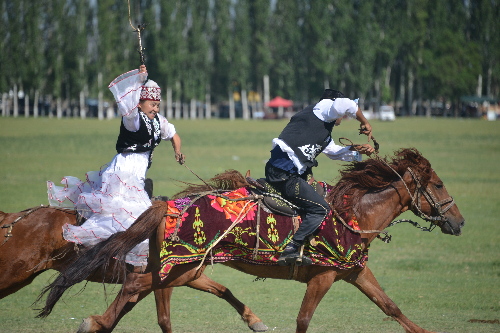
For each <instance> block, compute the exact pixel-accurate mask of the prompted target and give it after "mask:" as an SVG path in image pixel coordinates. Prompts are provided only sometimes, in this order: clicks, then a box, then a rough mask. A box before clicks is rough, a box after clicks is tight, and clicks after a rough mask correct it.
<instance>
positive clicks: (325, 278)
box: [296, 270, 337, 333]
mask: <svg viewBox="0 0 500 333" xmlns="http://www.w3.org/2000/svg"><path fill="white" fill-rule="evenodd" d="M336 275H337V272H335V271H334V270H327V271H324V272H321V273H319V274H316V275H315V276H313V277H312V278H311V279H310V280H309V281H308V282H307V289H306V294H305V295H304V299H303V300H302V305H301V306H300V311H299V315H298V316H297V330H296V333H305V332H306V331H307V328H308V327H309V323H310V322H311V319H312V316H313V314H314V311H315V310H316V308H317V307H318V304H319V302H321V300H322V299H323V296H325V295H326V293H327V292H328V290H330V287H331V286H332V284H333V282H334V281H335V276H336Z"/></svg>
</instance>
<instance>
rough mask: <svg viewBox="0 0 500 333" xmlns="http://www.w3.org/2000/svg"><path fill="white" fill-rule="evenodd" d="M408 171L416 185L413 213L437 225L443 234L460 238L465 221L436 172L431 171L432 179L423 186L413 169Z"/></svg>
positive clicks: (412, 206)
mask: <svg viewBox="0 0 500 333" xmlns="http://www.w3.org/2000/svg"><path fill="white" fill-rule="evenodd" d="M408 171H409V173H410V174H411V176H412V178H413V181H414V182H415V183H416V189H415V193H414V195H413V198H412V203H411V206H410V209H411V210H412V212H413V213H414V214H415V215H417V216H419V217H421V218H423V219H424V220H426V221H429V222H431V223H433V224H435V225H437V226H438V227H439V228H441V232H443V233H445V234H450V235H455V236H459V235H460V234H461V233H462V227H463V226H464V225H465V219H464V217H463V216H462V214H460V211H459V210H458V207H457V205H456V204H455V201H454V200H453V198H452V197H451V196H450V195H449V194H448V191H447V190H446V187H445V186H444V184H443V181H442V180H441V179H440V178H439V177H438V175H437V174H436V172H435V171H434V170H431V177H430V179H429V181H428V183H427V185H426V186H423V185H422V183H421V182H420V180H419V178H418V175H416V174H415V172H414V171H413V170H412V169H411V168H409V169H408Z"/></svg>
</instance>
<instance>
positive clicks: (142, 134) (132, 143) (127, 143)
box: [116, 111, 161, 168]
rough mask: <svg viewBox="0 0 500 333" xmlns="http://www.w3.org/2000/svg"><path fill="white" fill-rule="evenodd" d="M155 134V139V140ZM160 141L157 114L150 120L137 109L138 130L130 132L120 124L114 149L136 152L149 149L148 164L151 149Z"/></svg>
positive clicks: (121, 151) (150, 157)
mask: <svg viewBox="0 0 500 333" xmlns="http://www.w3.org/2000/svg"><path fill="white" fill-rule="evenodd" d="M155 134H156V137H157V139H156V140H155ZM160 142H161V132H160V119H159V118H158V115H156V116H155V118H154V119H153V120H150V119H149V118H148V117H147V116H146V115H145V114H144V113H143V112H141V111H139V130H138V131H137V132H131V131H129V130H128V129H126V128H125V125H123V119H122V123H121V126H120V134H119V135H118V140H116V151H117V152H118V153H138V152H145V151H151V154H150V155H149V165H148V168H149V167H150V166H151V160H152V158H153V150H154V149H155V148H156V146H158V145H159V144H160Z"/></svg>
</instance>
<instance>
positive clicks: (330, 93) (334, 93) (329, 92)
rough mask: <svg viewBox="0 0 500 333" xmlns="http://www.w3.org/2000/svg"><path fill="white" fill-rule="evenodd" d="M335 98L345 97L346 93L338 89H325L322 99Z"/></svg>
mask: <svg viewBox="0 0 500 333" xmlns="http://www.w3.org/2000/svg"><path fill="white" fill-rule="evenodd" d="M335 98H345V95H344V94H343V93H341V92H340V91H338V90H333V89H325V91H324V92H323V95H321V98H320V99H319V100H320V101H321V100H322V99H335Z"/></svg>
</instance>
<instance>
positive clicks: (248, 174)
mask: <svg viewBox="0 0 500 333" xmlns="http://www.w3.org/2000/svg"><path fill="white" fill-rule="evenodd" d="M248 177H250V170H247V173H246V174H245V178H248Z"/></svg>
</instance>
